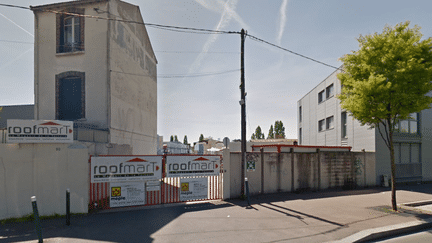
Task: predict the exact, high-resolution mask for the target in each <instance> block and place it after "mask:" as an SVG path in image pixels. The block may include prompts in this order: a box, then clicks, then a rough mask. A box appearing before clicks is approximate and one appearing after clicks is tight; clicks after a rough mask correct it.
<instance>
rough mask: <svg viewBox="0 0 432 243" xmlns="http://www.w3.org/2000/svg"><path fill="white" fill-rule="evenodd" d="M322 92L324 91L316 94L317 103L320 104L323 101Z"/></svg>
mask: <svg viewBox="0 0 432 243" xmlns="http://www.w3.org/2000/svg"><path fill="white" fill-rule="evenodd" d="M324 91H325V90H323V91H321V92H319V93H318V103H321V102H323V101H324Z"/></svg>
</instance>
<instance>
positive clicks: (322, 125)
mask: <svg viewBox="0 0 432 243" xmlns="http://www.w3.org/2000/svg"><path fill="white" fill-rule="evenodd" d="M325 120H326V119H321V120H319V121H318V132H322V131H325V126H326V125H325Z"/></svg>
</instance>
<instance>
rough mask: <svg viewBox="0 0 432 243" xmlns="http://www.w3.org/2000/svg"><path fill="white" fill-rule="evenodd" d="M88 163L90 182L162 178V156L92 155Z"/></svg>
mask: <svg viewBox="0 0 432 243" xmlns="http://www.w3.org/2000/svg"><path fill="white" fill-rule="evenodd" d="M90 165H91V169H90V170H91V171H90V176H91V182H92V183H97V182H120V181H147V180H160V179H161V178H162V156H99V157H93V156H92V157H91V158H90Z"/></svg>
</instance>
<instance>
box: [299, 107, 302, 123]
mask: <svg viewBox="0 0 432 243" xmlns="http://www.w3.org/2000/svg"><path fill="white" fill-rule="evenodd" d="M301 121H302V107H301V106H299V122H301Z"/></svg>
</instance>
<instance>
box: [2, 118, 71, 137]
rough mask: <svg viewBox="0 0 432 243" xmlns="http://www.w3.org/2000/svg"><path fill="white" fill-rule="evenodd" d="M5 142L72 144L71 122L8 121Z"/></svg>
mask: <svg viewBox="0 0 432 243" xmlns="http://www.w3.org/2000/svg"><path fill="white" fill-rule="evenodd" d="M6 142H7V143H73V122H72V121H58V120H52V121H46V120H15V119H8V120H7V136H6Z"/></svg>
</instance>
